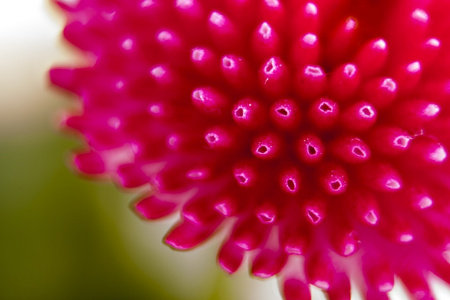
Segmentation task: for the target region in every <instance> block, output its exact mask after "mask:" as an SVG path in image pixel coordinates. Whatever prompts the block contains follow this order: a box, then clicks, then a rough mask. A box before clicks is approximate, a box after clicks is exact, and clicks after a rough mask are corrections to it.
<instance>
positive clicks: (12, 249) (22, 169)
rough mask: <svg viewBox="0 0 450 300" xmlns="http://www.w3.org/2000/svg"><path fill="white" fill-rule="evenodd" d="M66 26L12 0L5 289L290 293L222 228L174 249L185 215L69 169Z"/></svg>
mask: <svg viewBox="0 0 450 300" xmlns="http://www.w3.org/2000/svg"><path fill="white" fill-rule="evenodd" d="M63 25H64V20H63V17H62V16H61V15H60V14H59V12H58V11H56V10H55V9H54V7H52V5H51V4H50V3H49V1H46V0H21V1H16V0H1V1H0V299H20V300H26V299H47V300H52V299H150V300H153V299H155V300H166V299H167V300H191V299H192V300H194V299H195V300H210V299H211V300H212V299H216V300H229V299H236V300H266V299H267V300H278V299H281V297H280V296H279V292H278V288H277V282H276V280H275V279H272V280H266V281H260V280H256V279H251V278H250V277H249V276H248V269H247V267H246V266H244V267H242V269H241V270H240V271H239V272H238V274H236V275H234V276H232V277H230V276H228V275H226V274H225V273H224V272H223V271H222V270H220V269H219V267H217V265H216V263H215V259H216V258H215V257H216V252H217V249H218V247H219V245H220V238H215V239H214V240H213V241H212V242H209V243H207V244H206V245H203V246H201V247H200V248H199V249H196V250H194V251H189V252H176V251H172V250H170V249H169V248H168V247H167V246H164V245H163V244H162V242H161V240H162V238H163V236H164V234H165V232H166V231H167V230H168V229H169V228H170V227H171V225H172V224H173V222H174V219H168V220H163V221H159V222H152V223H150V222H145V221H142V220H141V219H139V218H137V217H136V216H135V214H134V213H133V212H132V211H131V209H130V207H129V203H130V202H131V201H132V200H133V198H134V196H135V195H133V194H129V193H128V194H127V193H124V192H123V191H120V190H119V189H117V188H116V187H115V186H113V185H112V184H109V183H107V182H92V181H87V180H84V179H83V178H80V177H78V176H77V175H76V174H74V173H73V172H71V171H70V170H69V168H68V167H67V165H66V160H67V156H68V155H69V153H70V149H73V148H75V147H77V145H79V143H78V142H77V141H76V140H75V139H74V138H73V137H71V136H67V135H63V134H62V133H61V132H58V129H57V126H56V123H57V122H56V120H57V116H58V114H59V113H60V112H61V111H62V109H63V108H64V107H67V106H68V105H69V104H70V102H71V101H72V100H73V99H71V96H69V95H67V94H63V93H61V92H60V91H59V90H56V89H52V88H50V87H49V84H48V81H47V71H48V69H49V68H50V67H51V66H52V65H73V64H74V62H75V61H77V60H79V59H78V58H77V52H76V51H75V50H74V49H72V48H71V47H70V46H68V45H66V44H65V43H64V42H63V41H62V40H61V38H60V32H61V29H62V27H63ZM444 293H445V294H443V295H447V296H448V295H449V294H447V293H448V290H447V291H446V292H445V291H444ZM392 296H393V299H405V295H404V294H403V293H402V292H401V291H398V290H397V289H396V291H394V292H393V293H392ZM313 298H314V299H315V300H316V299H324V298H323V295H321V293H320V292H319V291H318V290H316V289H313ZM442 299H449V298H448V297H447V298H445V296H444V297H443V298H442Z"/></svg>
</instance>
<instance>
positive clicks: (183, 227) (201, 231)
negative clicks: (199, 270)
mask: <svg viewBox="0 0 450 300" xmlns="http://www.w3.org/2000/svg"><path fill="white" fill-rule="evenodd" d="M220 223H221V222H214V223H212V224H209V225H197V224H194V223H192V222H190V221H188V220H184V221H183V222H181V223H179V224H177V225H175V227H174V228H172V230H171V231H170V232H169V233H168V234H167V235H166V237H165V238H164V241H165V243H166V244H167V245H169V246H170V247H172V248H174V249H176V250H189V249H192V248H193V247H196V246H198V245H199V244H201V243H202V242H204V241H205V240H207V239H208V238H209V237H210V236H211V235H212V234H213V233H214V232H215V230H216V228H217V226H219V225H220Z"/></svg>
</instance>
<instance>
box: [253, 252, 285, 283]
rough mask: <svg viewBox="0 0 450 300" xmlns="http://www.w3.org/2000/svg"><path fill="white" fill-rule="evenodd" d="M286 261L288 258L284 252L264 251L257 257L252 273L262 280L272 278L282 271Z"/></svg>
mask: <svg viewBox="0 0 450 300" xmlns="http://www.w3.org/2000/svg"><path fill="white" fill-rule="evenodd" d="M286 259H287V256H286V255H285V253H284V252H282V251H273V250H267V249H264V250H262V251H261V252H260V253H258V254H257V255H256V257H255V260H254V261H253V264H252V268H251V272H252V274H253V275H255V276H257V277H260V278H269V277H272V276H274V275H277V274H278V273H279V272H280V271H281V269H282V268H283V266H284V264H285V263H286Z"/></svg>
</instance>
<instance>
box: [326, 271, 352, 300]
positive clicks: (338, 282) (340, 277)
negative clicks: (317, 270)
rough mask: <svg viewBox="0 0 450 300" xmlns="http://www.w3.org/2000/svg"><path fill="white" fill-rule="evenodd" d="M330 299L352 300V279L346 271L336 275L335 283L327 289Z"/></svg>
mask: <svg viewBox="0 0 450 300" xmlns="http://www.w3.org/2000/svg"><path fill="white" fill-rule="evenodd" d="M327 294H328V299H329V300H350V298H351V290H350V280H349V278H348V276H347V275H346V274H345V273H339V274H336V275H335V276H334V280H333V284H332V285H331V287H330V289H329V290H328V291H327Z"/></svg>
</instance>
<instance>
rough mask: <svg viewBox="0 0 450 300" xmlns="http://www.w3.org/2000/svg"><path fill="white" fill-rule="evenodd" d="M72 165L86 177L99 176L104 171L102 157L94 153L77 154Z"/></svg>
mask: <svg viewBox="0 0 450 300" xmlns="http://www.w3.org/2000/svg"><path fill="white" fill-rule="evenodd" d="M73 163H74V165H75V166H76V167H77V168H78V169H79V170H80V171H81V172H83V173H85V174H88V175H99V174H102V173H104V172H105V170H106V169H105V163H104V161H103V159H102V156H101V155H100V154H99V153H96V152H86V153H80V154H77V155H76V156H75V157H74V159H73Z"/></svg>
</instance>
